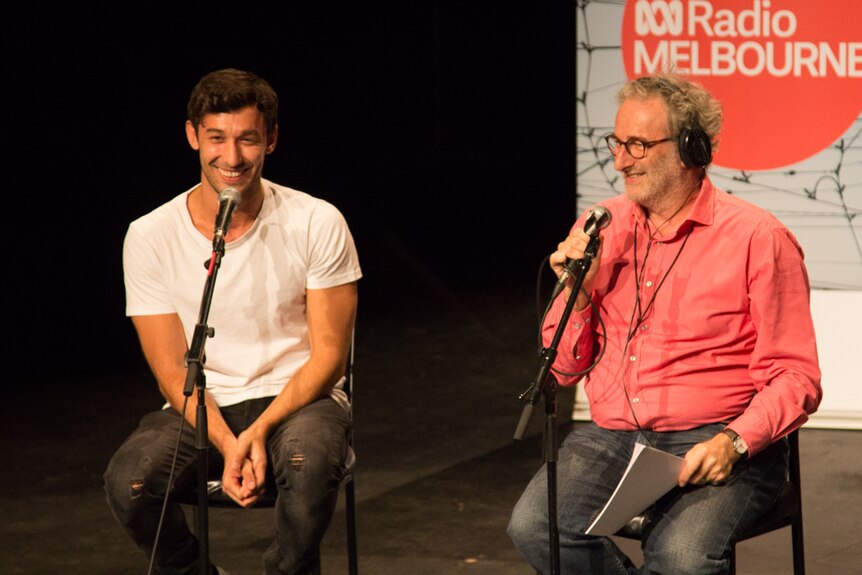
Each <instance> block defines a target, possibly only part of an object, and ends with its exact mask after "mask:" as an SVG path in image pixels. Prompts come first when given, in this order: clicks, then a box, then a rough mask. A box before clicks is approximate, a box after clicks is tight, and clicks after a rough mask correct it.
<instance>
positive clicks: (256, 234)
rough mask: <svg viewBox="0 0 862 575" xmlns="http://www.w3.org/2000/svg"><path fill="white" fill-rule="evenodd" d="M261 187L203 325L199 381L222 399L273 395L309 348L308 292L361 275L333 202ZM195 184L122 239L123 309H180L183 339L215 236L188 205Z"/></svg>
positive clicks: (194, 317)
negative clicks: (258, 204)
mask: <svg viewBox="0 0 862 575" xmlns="http://www.w3.org/2000/svg"><path fill="white" fill-rule="evenodd" d="M262 184H263V188H264V200H263V206H262V208H261V211H260V214H259V216H258V218H257V220H256V221H255V223H254V224H253V226H252V227H251V229H249V230H248V231H247V232H246V233H245V234H244V235H243V236H242V237H241V238H239V239H237V240H235V241H232V242H230V243H228V244H226V246H225V254H224V257H223V258H222V260H221V267H220V268H219V270H218V275H217V276H216V281H215V289H214V291H213V297H212V306H211V308H210V312H209V317H208V319H207V322H206V323H207V325H208V326H209V327H211V328H213V329H214V330H215V335H214V337H212V338H208V339H207V341H206V344H205V354H206V362H205V364H204V372H205V374H206V386H207V389H208V390H209V391H210V393H211V394H212V395H213V397H214V398H215V400H216V401H217V402H218V404H219V405H233V404H236V403H240V402H242V401H247V400H249V399H256V398H260V397H271V396H275V395H278V393H279V392H280V391H281V389H282V387H283V386H284V385H285V383H287V382H288V381H289V380H290V378H291V377H292V376H293V375H294V374H295V373H296V371H297V370H298V369H299V368H300V367H301V366H302V365H303V364H304V363H305V361H306V360H307V359H308V357H309V354H310V347H309V340H308V324H307V320H306V309H305V290H306V289H322V288H328V287H334V286H338V285H343V284H346V283H350V282H353V281H356V280H358V279H359V278H360V277H362V271H361V269H360V267H359V259H358V257H357V254H356V248H355V246H354V243H353V237H352V236H351V235H350V230H349V229H348V227H347V223H346V222H345V220H344V217H343V216H342V215H341V213H340V212H339V211H338V210H337V209H336V208H335V207H334V206H332V205H331V204H329V203H327V202H325V201H323V200H320V199H317V198H313V197H312V196H309V195H308V194H305V193H303V192H299V191H297V190H293V189H290V188H287V187H284V186H279V185H277V184H274V183H272V182H269V181H267V180H263V181H262ZM193 189H194V188H191V189H190V190H187V191H186V192H184V193H182V194H180V195H179V196H177V197H175V198H174V199H173V200H171V201H169V202H168V203H166V204H164V205H162V206H160V207H159V208H157V209H155V210H154V211H152V212H150V213H149V214H147V215H145V216H143V217H141V218H139V219H137V220H135V221H134V222H132V224H131V225H130V226H129V230H128V232H127V233H126V239H125V243H124V246H123V269H124V274H125V282H126V315H128V316H130V317H131V316H139V315H157V314H167V313H177V314H178V315H179V317H180V320H181V321H182V324H183V328H184V330H185V335H186V341H188V342H190V341H191V338H192V335H193V333H194V328H195V324H196V323H197V322H198V316H199V314H200V306H201V300H202V297H203V289H204V285H205V282H206V276H207V271H206V264H208V263H209V260H210V257H211V256H212V241H211V240H209V239H207V238H206V237H205V236H204V235H203V234H201V233H200V232H199V231H198V230H197V229H196V228H195V226H194V224H193V223H192V219H191V216H190V214H189V210H188V207H187V204H186V201H187V198H188V194H189V193H190V192H191V191H192V190H193ZM334 395H336V396H337V397H336V399H342V397H341V396H342V395H343V394H341V393H340V391H336V392H335V394H334Z"/></svg>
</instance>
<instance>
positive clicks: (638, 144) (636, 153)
mask: <svg viewBox="0 0 862 575" xmlns="http://www.w3.org/2000/svg"><path fill="white" fill-rule="evenodd" d="M670 140H671V139H670V138H664V139H662V140H653V141H651V142H647V141H646V140H641V139H640V138H629V139H628V140H626V141H625V142H623V141H621V140H620V139H619V138H617V137H616V136H614V135H613V134H608V135H607V136H605V142H607V143H608V150H610V151H611V154H613V155H614V156H616V155H617V152H619V151H620V148H621V147H623V148H625V149H626V152H628V154H629V156H631V157H632V158H634V159H636V160H640V159H641V158H643V157H645V156H646V153H647V150H649V149H650V148H652V147H653V146H657V145H658V144H663V143H664V142H670Z"/></svg>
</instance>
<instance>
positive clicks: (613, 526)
mask: <svg viewBox="0 0 862 575" xmlns="http://www.w3.org/2000/svg"><path fill="white" fill-rule="evenodd" d="M683 461H684V460H683V458H682V457H678V456H676V455H672V454H670V453H667V452H666V451H659V450H658V449H655V448H652V447H649V446H646V445H642V444H637V445H636V446H635V449H634V452H633V453H632V458H631V460H630V461H629V465H628V467H627V468H626V472H625V473H623V476H622V479H620V482H619V483H618V484H617V488H616V489H615V490H614V493H613V495H611V498H610V499H609V500H608V502H607V503H606V504H605V506H604V508H603V509H602V511H601V512H600V513H599V515H598V517H596V519H595V521H593V523H592V525H590V526H589V528H588V529H587V531H586V533H587V535H613V534H614V533H616V532H617V531H619V530H620V528H621V527H623V526H624V525H625V524H626V523H628V522H629V521H631V519H632V518H633V517H635V516H636V515H637V514H639V513H640V512H642V511H643V510H644V509H646V508H647V507H649V506H650V505H651V504H652V503H654V502H655V501H656V500H657V499H658V498H659V497H661V496H662V495H664V494H665V493H667V492H668V491H670V490H671V489H672V488H673V487H675V486H676V484H677V477H678V476H679V471H680V469H681V468H682V463H683Z"/></svg>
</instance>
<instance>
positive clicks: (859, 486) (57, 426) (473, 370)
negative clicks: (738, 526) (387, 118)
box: [0, 285, 862, 575]
mask: <svg viewBox="0 0 862 575" xmlns="http://www.w3.org/2000/svg"><path fill="white" fill-rule="evenodd" d="M425 287H426V288H427V289H426V290H425V291H420V292H419V293H418V294H417V293H415V292H414V295H415V297H412V298H407V297H403V298H393V299H395V300H398V302H399V303H392V301H390V302H370V303H371V304H370V305H368V306H366V307H361V308H360V313H359V322H358V328H357V354H356V370H355V371H356V384H355V385H356V389H355V433H356V439H355V446H356V451H357V455H358V463H357V467H356V491H357V498H358V504H357V514H358V544H359V567H360V572H361V573H364V574H380V575H389V574H402V573H403V574H415V575H422V574H429V575H431V574H433V575H441V574H457V575H462V574H476V575H478V574H482V575H509V574H511V575H526V574H529V573H532V572H533V571H532V570H531V569H530V568H529V566H527V565H526V564H525V563H524V562H523V561H522V560H521V559H520V557H519V555H518V553H517V552H516V551H515V549H514V548H513V546H512V544H511V543H510V541H509V539H508V537H507V536H506V533H505V528H506V524H507V521H508V517H509V513H510V511H511V509H512V506H513V504H514V503H515V501H516V499H517V497H518V495H519V494H520V492H521V490H522V489H523V487H524V486H525V484H526V483H527V481H528V480H529V478H530V477H531V476H532V474H533V473H534V472H535V471H536V470H537V468H538V466H539V464H540V461H541V449H540V447H541V432H540V430H541V427H542V418H543V415H542V414H541V413H540V410H537V411H536V413H535V414H534V416H533V419H532V421H531V424H530V426H529V429H528V432H527V435H526V437H525V439H524V440H523V441H520V442H514V441H513V440H512V436H513V433H514V430H515V427H516V425H517V422H518V419H519V417H520V415H521V411H522V404H521V403H520V402H519V401H518V400H517V396H518V394H519V393H520V392H522V391H523V390H524V389H525V388H526V387H527V386H528V384H529V382H530V380H531V379H532V377H533V376H534V375H535V371H536V370H537V368H538V360H537V357H536V352H535V347H536V344H535V341H536V337H535V324H536V319H535V317H536V312H535V304H534V302H533V301H532V299H531V297H530V296H529V294H526V295H525V294H518V295H515V294H511V293H508V294H499V295H493V296H488V295H483V296H482V297H468V296H463V295H456V294H454V293H450V292H447V291H446V290H444V289H442V288H440V287H439V286H437V287H434V286H433V285H432V286H430V287H429V286H425ZM407 300H410V301H407ZM361 305H362V304H361ZM96 371H97V370H96ZM16 385H17V386H18V388H19V390H24V389H25V388H26V389H27V391H28V393H27V394H26V396H27V397H28V399H23V400H16V403H15V405H16V406H17V407H15V411H14V413H9V414H8V415H7V416H4V418H3V421H2V423H0V425H2V429H3V442H2V446H3V449H2V452H3V454H4V457H3V460H4V463H5V465H6V466H7V470H6V472H5V473H4V474H3V476H2V479H0V486H2V489H0V509H2V513H3V521H2V523H0V557H1V558H2V559H0V565H2V567H0V571H2V572H3V573H4V574H5V575H18V574H28V575H30V574H52V575H53V574H55V573H63V574H64V575H79V574H80V575H84V574H86V575H93V574H109V575H125V574H129V575H132V574H136V575H137V574H142V573H145V568H146V560H145V558H144V557H143V556H142V555H141V554H139V552H138V551H137V550H136V549H135V548H134V547H133V546H132V544H131V542H130V541H129V540H128V539H127V538H126V536H125V534H124V533H123V532H121V530H120V528H119V527H118V526H117V525H116V523H115V522H114V519H113V518H112V516H111V514H110V512H109V510H108V508H107V506H106V505H105V502H104V496H103V492H102V485H101V474H102V472H103V470H104V467H105V465H106V463H107V461H108V459H109V457H110V455H111V453H112V452H113V450H114V449H116V447H117V446H118V445H119V443H120V442H121V441H122V440H123V438H124V437H125V435H126V434H127V433H128V432H129V431H131V429H132V427H133V426H134V425H135V423H136V422H137V420H138V418H139V417H140V416H141V415H142V414H143V413H145V412H146V411H148V410H150V409H153V408H157V407H158V406H159V405H160V399H159V397H158V395H157V392H156V390H155V385H154V383H153V382H152V380H151V378H150V376H149V375H148V374H147V373H134V374H128V375H123V374H98V375H94V376H91V377H78V378H76V379H74V380H73V381H66V382H57V381H52V382H35V381H34V382H26V381H24V382H19V383H17V384H16ZM18 397H22V395H20V394H19V395H18ZM559 400H560V401H559V407H558V413H559V414H560V416H559V424H560V427H561V430H560V433H561V435H560V437H561V438H562V435H563V434H564V433H565V431H566V429H567V428H568V427H569V426H571V425H572V424H571V422H569V421H567V414H569V413H571V402H572V394H571V392H570V390H567V391H563V392H561V393H560V394H559ZM4 411H6V412H10V411H11V410H10V409H9V404H8V403H7V409H5V410H4ZM800 441H801V451H802V475H803V496H804V500H805V503H804V512H805V537H806V557H807V568H808V571H807V572H808V574H809V575H833V574H835V573H841V574H842V575H850V574H854V573H862V533H860V530H859V524H860V522H859V519H858V517H859V512H858V510H859V509H862V458H860V454H862V433H860V432H855V431H832V430H818V429H805V430H803V432H802V433H801V438H800ZM9 467H11V469H9ZM269 514H270V512H269V511H268V510H217V509H212V510H211V519H210V537H211V546H212V556H213V559H214V561H215V562H216V563H218V564H219V565H221V566H223V567H224V568H226V569H227V570H228V571H229V572H230V573H231V574H233V575H247V574H252V573H255V574H257V573H260V572H261V561H260V556H261V553H262V551H263V549H264V548H265V547H266V546H267V545H268V542H269V537H270V535H269V532H270V522H269ZM624 547H625V549H627V550H629V551H631V552H632V553H634V554H635V555H637V549H636V546H635V547H634V549H633V546H632V544H631V542H625V543H624ZM322 561H323V570H324V572H325V573H326V574H327V575H330V574H339V573H346V572H347V567H346V564H347V560H346V544H345V527H344V507H343V494H342V499H341V500H340V501H339V507H338V510H337V513H336V517H335V519H334V521H333V525H332V527H331V528H330V530H329V532H328V534H327V536H326V538H325V540H324V544H323V549H322ZM738 572H739V573H740V575H742V574H747V573H751V574H754V573H756V574H763V575H766V574H774V575H779V574H787V573H790V572H791V551H790V533H789V529H785V530H782V531H779V532H777V533H773V534H770V535H767V536H764V537H761V538H758V539H755V540H752V541H748V542H745V543H742V544H740V545H739V546H738Z"/></svg>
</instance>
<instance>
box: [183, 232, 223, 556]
mask: <svg viewBox="0 0 862 575" xmlns="http://www.w3.org/2000/svg"><path fill="white" fill-rule="evenodd" d="M222 256H224V236H221V237H219V236H216V241H215V243H214V244H213V253H212V257H211V258H210V261H209V263H208V265H207V278H206V283H205V284H204V292H203V296H202V298H201V306H200V313H199V315H198V323H197V324H195V331H194V335H193V336H192V342H191V345H190V346H189V350H188V351H187V352H186V356H185V364H186V368H187V371H186V385H185V388H184V389H183V394H184V395H185V396H186V397H191V395H192V392H193V390H194V389H197V398H198V405H197V411H196V418H195V431H196V434H195V449H197V452H198V459H197V467H198V470H197V471H198V472H197V493H198V504H197V508H196V510H195V520H196V523H197V526H198V544H199V546H200V572H201V573H209V572H210V569H211V565H210V553H209V502H208V500H207V497H208V493H207V476H208V474H209V462H208V460H207V448H208V445H209V438H208V435H209V433H208V429H207V407H206V375H205V374H204V371H203V366H204V363H206V354H205V353H204V348H205V346H206V340H207V338H208V337H213V336H214V335H215V330H214V329H213V328H212V327H209V326H207V323H206V322H207V318H208V317H209V312H210V307H211V306H212V297H213V290H214V289H215V280H216V276H217V275H218V269H219V266H221V259H222Z"/></svg>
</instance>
